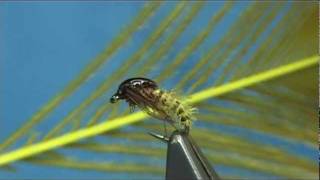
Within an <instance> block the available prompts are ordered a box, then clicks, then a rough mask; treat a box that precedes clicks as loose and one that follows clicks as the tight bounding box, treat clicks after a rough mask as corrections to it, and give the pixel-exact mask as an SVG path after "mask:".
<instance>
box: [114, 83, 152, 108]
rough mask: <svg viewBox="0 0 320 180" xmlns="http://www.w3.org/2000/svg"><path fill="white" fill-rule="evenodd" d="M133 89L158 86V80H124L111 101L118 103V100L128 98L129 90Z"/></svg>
mask: <svg viewBox="0 0 320 180" xmlns="http://www.w3.org/2000/svg"><path fill="white" fill-rule="evenodd" d="M128 88H131V89H142V88H155V89H156V88H158V85H157V84H156V82H154V81H152V80H151V79H147V78H141V77H137V78H130V79H127V80H125V81H123V82H122V83H121V84H120V85H119V88H118V90H117V92H116V93H115V94H114V95H113V96H112V97H111V98H110V103H116V102H117V101H118V100H121V99H126V98H127V93H126V92H127V90H128Z"/></svg>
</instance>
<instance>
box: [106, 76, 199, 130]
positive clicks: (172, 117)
mask: <svg viewBox="0 0 320 180" xmlns="http://www.w3.org/2000/svg"><path fill="white" fill-rule="evenodd" d="M118 100H125V101H126V102H127V103H128V104H129V107H130V108H131V109H134V108H135V107H139V108H140V109H141V110H143V111H144V112H146V113H147V114H149V115H150V116H152V117H154V118H156V119H159V120H163V121H165V122H168V123H169V124H171V125H172V126H173V127H175V129H177V130H178V131H180V132H184V133H188V132H189V130H190V127H191V125H192V121H194V120H195V117H194V116H193V114H194V112H195V110H196V109H195V108H193V107H191V106H189V105H188V104H187V103H186V102H184V101H181V100H179V99H178V98H177V97H176V95H175V94H174V93H173V92H170V91H164V90H161V89H159V87H158V85H157V83H156V82H154V81H152V80H150V79H147V78H142V77H137V78H131V79H127V80H125V81H123V82H122V83H121V84H120V85H119V88H118V90H117V92H116V93H115V94H114V95H113V96H112V97H111V98H110V102H111V103H116V102H117V101H118Z"/></svg>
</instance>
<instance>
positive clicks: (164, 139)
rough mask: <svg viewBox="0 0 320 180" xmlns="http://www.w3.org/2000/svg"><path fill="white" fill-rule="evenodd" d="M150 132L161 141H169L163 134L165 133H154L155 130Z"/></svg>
mask: <svg viewBox="0 0 320 180" xmlns="http://www.w3.org/2000/svg"><path fill="white" fill-rule="evenodd" d="M148 134H149V135H150V136H153V137H155V138H157V139H160V140H161V141H163V142H165V143H167V142H169V138H168V137H167V136H163V135H160V134H157V133H154V132H148Z"/></svg>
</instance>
